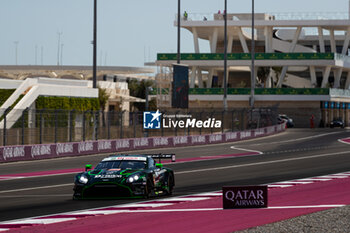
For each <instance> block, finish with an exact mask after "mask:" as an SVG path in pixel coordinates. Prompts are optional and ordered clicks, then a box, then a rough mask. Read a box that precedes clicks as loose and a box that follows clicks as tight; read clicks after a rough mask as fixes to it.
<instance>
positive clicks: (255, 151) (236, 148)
mask: <svg viewBox="0 0 350 233" xmlns="http://www.w3.org/2000/svg"><path fill="white" fill-rule="evenodd" d="M230 148H231V149H234V150H242V151H247V152H254V153H257V154H259V155H262V154H263V152H261V151H258V150H249V149H245V148H241V147H235V146H231V147H230Z"/></svg>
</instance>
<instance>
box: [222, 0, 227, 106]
mask: <svg viewBox="0 0 350 233" xmlns="http://www.w3.org/2000/svg"><path fill="white" fill-rule="evenodd" d="M224 21H225V28H224V34H225V35H224V100H223V101H224V111H227V0H225V10H224Z"/></svg>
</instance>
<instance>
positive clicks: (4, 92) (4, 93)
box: [0, 89, 16, 106]
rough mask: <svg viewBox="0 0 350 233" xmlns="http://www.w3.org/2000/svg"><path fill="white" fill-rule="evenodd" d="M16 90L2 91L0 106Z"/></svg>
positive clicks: (0, 92)
mask: <svg viewBox="0 0 350 233" xmlns="http://www.w3.org/2000/svg"><path fill="white" fill-rule="evenodd" d="M15 90H16V89H0V106H1V105H3V103H5V101H6V100H7V99H8V98H9V97H10V96H11V95H12V93H13V92H15Z"/></svg>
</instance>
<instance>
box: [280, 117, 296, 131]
mask: <svg viewBox="0 0 350 233" xmlns="http://www.w3.org/2000/svg"><path fill="white" fill-rule="evenodd" d="M277 121H278V123H283V122H286V124H287V128H293V127H294V122H293V119H292V118H290V117H288V116H287V115H285V114H279V115H278V119H277Z"/></svg>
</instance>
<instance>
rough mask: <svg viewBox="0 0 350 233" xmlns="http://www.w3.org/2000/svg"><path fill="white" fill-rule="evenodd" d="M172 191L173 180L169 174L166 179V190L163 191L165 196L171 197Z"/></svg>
mask: <svg viewBox="0 0 350 233" xmlns="http://www.w3.org/2000/svg"><path fill="white" fill-rule="evenodd" d="M173 189H174V178H173V175H172V174H169V175H168V178H167V188H166V189H165V194H166V195H172V194H173Z"/></svg>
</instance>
